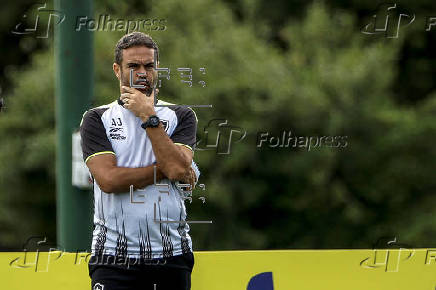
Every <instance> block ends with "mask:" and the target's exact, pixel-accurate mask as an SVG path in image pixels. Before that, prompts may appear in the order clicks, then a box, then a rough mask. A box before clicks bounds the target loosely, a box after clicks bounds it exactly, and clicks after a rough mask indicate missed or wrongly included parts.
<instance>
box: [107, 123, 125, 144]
mask: <svg viewBox="0 0 436 290" xmlns="http://www.w3.org/2000/svg"><path fill="white" fill-rule="evenodd" d="M109 137H110V138H111V139H112V140H125V139H126V136H124V128H123V122H122V121H121V118H112V123H111V126H110V128H109Z"/></svg>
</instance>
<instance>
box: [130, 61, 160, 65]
mask: <svg viewBox="0 0 436 290" xmlns="http://www.w3.org/2000/svg"><path fill="white" fill-rule="evenodd" d="M140 64H142V62H140V61H130V62H128V63H127V64H126V65H127V66H130V65H140ZM150 65H154V62H153V61H152V62H148V63H146V64H144V66H150Z"/></svg>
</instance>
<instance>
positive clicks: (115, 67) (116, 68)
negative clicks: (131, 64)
mask: <svg viewBox="0 0 436 290" xmlns="http://www.w3.org/2000/svg"><path fill="white" fill-rule="evenodd" d="M112 69H113V70H114V73H115V76H116V77H117V79H118V80H121V71H120V65H119V64H117V63H115V62H114V64H113V65H112Z"/></svg>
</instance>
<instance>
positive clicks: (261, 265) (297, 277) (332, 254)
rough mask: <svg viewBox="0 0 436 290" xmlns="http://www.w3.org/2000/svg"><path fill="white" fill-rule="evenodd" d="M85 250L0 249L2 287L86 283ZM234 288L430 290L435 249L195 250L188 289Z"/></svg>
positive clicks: (434, 283) (435, 273)
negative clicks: (78, 251) (5, 251)
mask: <svg viewBox="0 0 436 290" xmlns="http://www.w3.org/2000/svg"><path fill="white" fill-rule="evenodd" d="M86 256H87V253H79V254H76V253H62V252H59V251H56V252H29V253H25V252H13V253H0V265H1V266H0V277H1V279H2V281H1V289H7V290H15V289H20V290H23V289H29V290H30V289H32V290H37V289H41V290H42V289H44V290H46V289H62V290H68V289H74V290H78V289H90V288H91V287H90V279H89V277H88V268H87V262H86V261H87V260H86ZM262 273H263V274H262ZM233 289H234V290H246V289H247V290H270V289H271V290H272V289H274V290H305V289H309V290H312V289H316V290H318V289H322V290H330V289H331V290H342V289H343V290H363V289H365V290H367V289H371V290H435V289H436V249H385V250H383V249H377V250H283V251H282V250H279V251H222V252H195V265H194V271H193V275H192V290H233ZM157 290H159V289H157Z"/></svg>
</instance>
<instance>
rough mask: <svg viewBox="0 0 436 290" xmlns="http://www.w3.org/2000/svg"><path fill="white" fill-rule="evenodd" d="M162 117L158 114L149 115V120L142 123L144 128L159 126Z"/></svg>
mask: <svg viewBox="0 0 436 290" xmlns="http://www.w3.org/2000/svg"><path fill="white" fill-rule="evenodd" d="M159 123H160V119H159V117H158V116H156V115H151V116H150V117H148V120H147V121H145V122H144V123H142V124H141V127H142V128H144V129H147V128H149V127H150V128H156V127H159Z"/></svg>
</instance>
